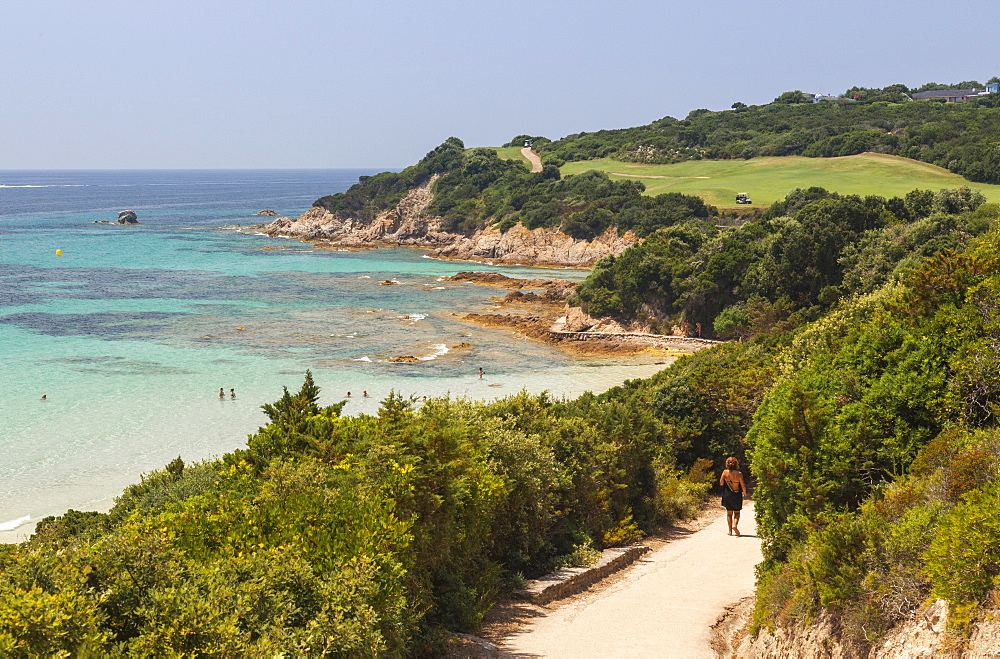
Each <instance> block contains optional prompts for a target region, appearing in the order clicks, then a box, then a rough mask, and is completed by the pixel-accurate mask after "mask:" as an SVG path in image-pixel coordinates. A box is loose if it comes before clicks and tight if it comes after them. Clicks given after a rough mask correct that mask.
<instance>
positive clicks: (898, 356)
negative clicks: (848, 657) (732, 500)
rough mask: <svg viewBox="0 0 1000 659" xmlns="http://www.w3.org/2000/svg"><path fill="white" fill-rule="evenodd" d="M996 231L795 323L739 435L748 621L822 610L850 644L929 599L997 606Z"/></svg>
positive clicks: (956, 641)
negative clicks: (752, 534)
mask: <svg viewBox="0 0 1000 659" xmlns="http://www.w3.org/2000/svg"><path fill="white" fill-rule="evenodd" d="M998 319H1000V234H998V233H997V230H996V229H995V228H994V229H993V230H991V231H990V232H989V233H987V234H986V235H984V236H983V237H982V238H980V239H977V240H974V241H972V243H970V244H969V245H968V246H967V247H966V248H965V249H963V250H956V251H952V250H947V251H945V252H943V253H939V254H937V255H935V256H933V257H931V258H929V259H927V260H925V261H924V262H923V263H922V264H921V265H920V266H919V267H917V268H915V269H913V270H912V271H911V272H910V274H908V275H907V276H906V277H904V278H903V279H902V281H901V282H900V283H898V284H890V285H886V286H884V287H882V288H880V289H879V290H878V291H876V292H874V293H871V294H868V295H864V296H859V297H857V298H854V299H851V300H849V301H845V302H843V303H842V304H841V305H840V306H839V307H838V308H837V309H836V311H834V312H833V313H831V314H829V315H827V316H826V317H824V318H823V319H821V320H819V321H817V322H816V323H813V324H811V325H809V326H807V327H804V328H803V329H802V330H800V331H799V332H798V333H797V334H796V336H795V337H794V339H793V341H792V342H791V344H790V345H789V347H788V348H787V349H786V350H785V351H784V352H783V354H782V355H781V357H780V359H779V362H780V367H779V376H778V378H777V380H776V383H777V384H776V386H775V387H774V388H773V389H772V390H771V391H770V393H769V394H768V395H767V396H766V398H765V400H764V402H763V404H762V405H761V406H760V408H759V409H758V410H757V414H756V416H755V419H754V423H753V427H752V429H751V431H750V432H749V433H748V435H747V437H746V440H747V443H748V445H749V447H750V453H751V457H752V468H753V470H754V474H755V476H756V477H757V482H758V487H757V515H758V531H759V533H760V534H761V536H762V537H763V538H764V539H765V556H766V561H765V563H764V565H763V567H762V569H761V572H760V581H759V591H758V603H757V624H758V625H760V626H773V625H794V624H796V623H801V622H804V621H808V620H810V619H814V618H815V616H816V615H817V614H818V613H819V612H820V611H826V612H828V613H830V614H831V615H833V616H834V617H835V619H836V620H837V621H838V628H839V630H840V634H841V636H842V639H843V640H844V641H846V642H847V643H848V644H849V645H851V646H852V647H853V648H854V650H853V651H852V653H854V654H855V655H856V656H860V655H862V654H863V653H865V652H866V651H867V648H868V647H869V646H870V645H871V644H872V643H873V642H874V641H876V640H877V639H878V638H879V637H880V636H881V635H882V634H884V633H885V632H886V630H887V629H889V628H890V627H891V626H892V625H893V624H894V623H896V622H898V621H900V620H902V619H903V618H905V617H907V616H908V615H909V614H910V613H911V612H913V611H914V610H915V609H916V608H917V607H920V606H923V605H924V604H925V603H926V602H927V601H928V600H929V599H934V598H943V599H945V600H947V601H948V602H949V604H950V606H951V611H952V616H951V618H950V621H949V625H950V630H951V632H952V634H953V637H952V643H953V646H954V648H958V647H960V645H961V641H962V637H963V634H964V633H965V632H966V631H967V625H968V622H969V621H970V620H971V619H972V618H973V617H975V616H977V615H981V614H982V613H983V611H984V610H986V611H988V610H990V609H996V608H997V607H998V606H1000V598H998V597H997V593H998V588H1000V553H998V552H997V547H998V546H1000V524H998V522H997V516H996V513H995V511H994V510H993V509H994V508H995V505H996V498H997V496H998V494H1000V473H998V471H997V468H996V465H997V462H998V460H1000V433H998V429H997V420H998V414H1000V376H998V373H1000V325H998Z"/></svg>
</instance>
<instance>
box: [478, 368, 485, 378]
mask: <svg viewBox="0 0 1000 659" xmlns="http://www.w3.org/2000/svg"><path fill="white" fill-rule="evenodd" d="M483 373H484V371H483V367H482V366H480V367H479V379H480V380H482V379H483Z"/></svg>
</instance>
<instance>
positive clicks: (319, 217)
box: [252, 176, 640, 268]
mask: <svg viewBox="0 0 1000 659" xmlns="http://www.w3.org/2000/svg"><path fill="white" fill-rule="evenodd" d="M437 178H438V177H437V176H432V177H431V178H430V179H429V180H428V182H427V183H425V184H424V185H419V186H417V187H414V188H413V189H412V190H410V191H409V192H408V193H407V194H406V195H405V196H404V197H403V199H402V200H401V201H400V202H399V203H397V204H395V205H394V206H392V207H391V208H388V209H386V210H383V211H381V212H379V213H377V214H376V215H375V216H374V217H373V218H372V219H370V220H366V219H364V218H362V217H360V216H358V215H356V214H345V213H331V212H330V211H328V210H326V209H325V208H323V207H321V206H313V207H312V208H310V209H309V210H307V211H306V212H304V213H302V214H301V215H300V216H299V217H297V218H294V219H292V218H288V217H278V218H275V219H274V220H273V221H271V222H269V223H268V224H264V225H259V226H256V227H252V228H253V229H255V230H257V231H260V232H262V233H264V234H266V235H268V236H271V237H273V238H299V239H300V240H304V241H309V242H314V243H322V244H324V246H328V247H334V248H342V249H359V248H371V247H377V246H379V245H390V246H412V247H424V248H428V249H430V250H432V251H431V255H432V256H434V257H435V258H442V259H449V260H455V261H477V262H482V263H488V264H490V265H526V266H548V267H553V266H555V267H569V268H586V267H590V266H592V265H594V263H596V262H597V261H598V260H600V259H602V258H604V257H605V256H609V255H617V254H620V253H622V252H623V251H625V250H626V249H627V248H628V247H629V246H631V245H634V244H635V243H637V242H639V240H640V239H639V237H638V236H636V235H635V234H634V233H632V232H631V231H626V232H625V233H623V234H621V235H619V234H618V232H617V231H616V230H615V229H613V228H609V229H608V230H607V231H604V232H603V233H601V234H600V235H598V236H596V237H594V238H593V239H591V240H584V239H576V238H573V237H571V236H569V235H566V234H565V233H563V232H561V231H559V230H557V229H553V228H536V229H528V228H526V227H524V226H523V225H520V224H518V225H515V226H513V227H511V228H509V229H508V230H506V231H501V230H500V229H498V228H494V227H486V228H482V229H479V230H477V231H475V232H473V233H472V234H470V235H465V234H461V233H456V232H451V231H447V230H444V229H443V228H442V224H443V218H441V217H439V216H435V215H430V214H428V213H426V212H425V211H426V209H427V207H428V206H429V205H430V203H431V201H433V193H432V192H431V188H432V186H433V185H434V182H435V181H436V180H437Z"/></svg>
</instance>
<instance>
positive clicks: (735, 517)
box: [731, 510, 740, 535]
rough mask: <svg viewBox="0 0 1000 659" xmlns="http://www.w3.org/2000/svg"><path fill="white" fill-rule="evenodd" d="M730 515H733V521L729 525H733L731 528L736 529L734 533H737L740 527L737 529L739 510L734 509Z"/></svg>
mask: <svg viewBox="0 0 1000 659" xmlns="http://www.w3.org/2000/svg"><path fill="white" fill-rule="evenodd" d="M732 515H733V523H732V524H731V526H732V527H733V530H734V531H736V535H739V534H740V529H739V526H740V511H738V510H734V511H733V513H732Z"/></svg>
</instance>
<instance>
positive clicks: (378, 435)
mask: <svg viewBox="0 0 1000 659" xmlns="http://www.w3.org/2000/svg"><path fill="white" fill-rule="evenodd" d="M318 395H319V390H318V388H317V387H316V386H315V385H314V384H313V382H312V379H311V376H309V374H307V376H306V381H305V383H304V384H303V386H302V388H301V389H300V390H299V391H298V392H297V393H294V394H293V393H290V392H288V391H287V390H286V391H285V393H284V395H283V396H282V397H281V398H280V399H279V400H277V401H275V402H274V403H272V404H268V405H265V406H264V410H265V412H266V413H267V415H268V417H269V418H270V423H269V424H268V425H267V426H265V427H264V428H261V429H260V430H259V431H258V432H257V433H256V434H255V435H253V436H252V437H251V438H250V440H249V441H248V445H247V448H245V449H242V450H239V451H236V452H234V453H232V454H228V455H226V456H224V457H223V458H222V459H221V460H218V461H213V462H207V463H202V464H196V465H185V464H184V463H183V462H182V461H181V460H180V459H178V460H175V461H173V462H171V463H170V465H168V466H167V468H166V469H165V470H163V471H161V472H155V473H153V474H150V475H148V476H147V477H145V478H144V479H143V481H142V483H139V484H137V485H135V486H132V487H130V488H128V489H127V490H126V491H125V492H124V493H123V495H122V496H121V497H120V498H119V500H118V502H117V504H116V506H115V507H114V508H113V509H112V510H111V511H110V513H108V514H101V513H74V512H72V511H71V512H70V513H68V514H67V515H65V516H62V517H59V518H50V519H47V520H45V521H44V522H43V523H41V524H39V527H38V532H37V533H36V535H35V536H33V538H32V540H31V541H30V542H28V543H26V544H24V545H22V546H19V547H10V548H6V549H5V550H4V552H3V553H0V650H2V651H3V652H4V654H5V655H38V654H53V653H58V652H68V653H91V654H106V653H112V654H113V653H115V652H124V653H130V654H150V653H158V654H170V653H179V654H186V653H203V652H209V651H210V652H215V653H223V654H253V655H261V654H268V655H273V654H280V653H294V654H307V655H315V654H327V653H338V654H349V655H360V656H374V655H382V654H402V653H410V654H424V653H426V652H429V651H431V650H432V649H433V648H435V647H437V646H438V644H439V643H440V641H441V639H442V633H443V631H444V630H447V629H469V628H471V627H474V625H475V624H476V622H477V621H478V620H479V618H480V616H481V615H482V613H483V612H484V611H485V610H486V608H488V606H489V605H490V604H491V603H492V601H493V600H494V598H495V597H496V595H497V594H498V593H499V592H501V591H502V590H503V589H505V588H509V587H510V584H513V583H518V582H519V581H520V580H521V579H522V578H523V576H534V575H537V574H539V573H541V572H544V571H546V570H548V569H550V568H551V567H553V566H554V565H557V564H560V563H561V562H564V560H563V558H562V557H564V556H566V555H580V554H581V553H585V552H586V551H587V548H589V547H592V546H593V547H598V548H600V547H602V546H606V545H609V544H616V543H623V542H629V541H632V540H635V539H638V538H639V537H641V535H642V534H643V533H644V532H646V531H649V530H651V529H653V528H655V527H656V526H657V525H659V524H663V523H669V522H670V521H672V520H673V519H675V517H676V516H677V515H679V514H682V513H690V512H693V511H694V510H696V509H697V507H698V505H699V502H700V501H701V499H702V497H703V496H704V494H705V492H706V490H707V488H708V481H709V480H710V478H711V476H710V475H709V474H707V473H706V468H707V466H708V462H707V461H706V460H704V459H703V458H705V457H708V458H716V457H717V456H713V455H709V456H706V455H704V454H702V453H699V451H698V450H697V449H696V448H695V447H694V446H692V444H691V443H690V441H689V442H688V443H687V444H686V445H685V452H686V453H685V457H683V458H682V459H681V460H680V461H678V460H677V459H676V458H675V447H674V438H675V433H674V432H673V431H672V430H671V428H670V426H669V424H668V423H667V422H665V421H664V418H663V417H661V416H660V415H658V414H656V413H655V412H654V411H653V408H652V406H651V405H650V403H649V401H650V397H651V396H653V395H654V392H653V391H652V389H650V385H647V384H643V383H638V382H636V383H632V384H630V386H628V387H623V388H619V389H617V390H613V391H611V392H609V393H607V394H604V395H602V396H593V395H585V396H582V397H581V398H579V399H577V400H573V401H554V400H551V399H549V398H548V397H546V396H545V395H541V396H531V395H528V394H524V393H522V394H520V395H517V396H513V397H510V398H507V399H504V400H500V401H497V402H494V403H474V402H468V401H454V400H448V399H435V400H429V401H426V402H424V403H423V404H422V405H419V406H418V405H416V404H415V403H414V402H413V401H410V400H405V399H402V398H400V397H399V396H396V395H392V396H390V397H389V398H387V399H386V400H385V401H384V402H383V404H382V407H381V409H380V410H379V413H378V415H377V416H360V417H353V418H344V417H341V416H340V415H339V411H340V408H341V407H342V403H339V404H337V405H333V406H329V407H323V406H321V405H319V403H318ZM689 456H697V457H689ZM699 458H701V459H699ZM689 468H691V469H690V474H689V473H688V471H689Z"/></svg>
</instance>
